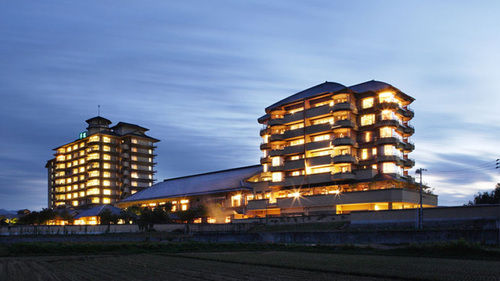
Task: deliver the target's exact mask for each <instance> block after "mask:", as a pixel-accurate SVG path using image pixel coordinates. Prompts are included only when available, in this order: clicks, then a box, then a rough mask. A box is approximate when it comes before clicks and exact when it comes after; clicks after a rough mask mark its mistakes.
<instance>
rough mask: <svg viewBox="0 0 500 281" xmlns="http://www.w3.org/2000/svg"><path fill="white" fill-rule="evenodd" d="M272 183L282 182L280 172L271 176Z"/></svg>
mask: <svg viewBox="0 0 500 281" xmlns="http://www.w3.org/2000/svg"><path fill="white" fill-rule="evenodd" d="M272 181H273V182H281V181H283V174H282V173H280V172H277V173H273V174H272Z"/></svg>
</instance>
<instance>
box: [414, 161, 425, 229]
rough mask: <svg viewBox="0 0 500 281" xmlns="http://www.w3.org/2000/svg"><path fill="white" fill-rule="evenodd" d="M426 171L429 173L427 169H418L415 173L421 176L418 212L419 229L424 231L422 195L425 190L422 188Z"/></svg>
mask: <svg viewBox="0 0 500 281" xmlns="http://www.w3.org/2000/svg"><path fill="white" fill-rule="evenodd" d="M424 171H427V169H423V168H420V169H417V170H416V171H415V173H416V174H420V209H419V212H418V229H422V228H423V225H424V209H423V206H422V205H423V204H422V193H423V188H422V174H423V172H424Z"/></svg>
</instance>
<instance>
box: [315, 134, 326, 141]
mask: <svg viewBox="0 0 500 281" xmlns="http://www.w3.org/2000/svg"><path fill="white" fill-rule="evenodd" d="M324 140H330V135H321V136H316V137H313V141H324Z"/></svg>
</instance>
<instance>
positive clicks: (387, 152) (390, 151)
mask: <svg viewBox="0 0 500 281" xmlns="http://www.w3.org/2000/svg"><path fill="white" fill-rule="evenodd" d="M394 153H395V151H394V147H393V146H392V145H384V155H394Z"/></svg>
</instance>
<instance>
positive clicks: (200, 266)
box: [0, 251, 500, 281]
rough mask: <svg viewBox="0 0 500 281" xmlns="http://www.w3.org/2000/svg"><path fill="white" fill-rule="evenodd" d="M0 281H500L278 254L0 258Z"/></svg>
mask: <svg viewBox="0 0 500 281" xmlns="http://www.w3.org/2000/svg"><path fill="white" fill-rule="evenodd" d="M0 280H18V281H23V280H124V281H127V280H289V281H292V280H500V262H499V261H485V260H467V259H443V258H426V257H394V256H378V255H349V254H329V253H301V252H280V251H278V252H277V251H259V252H217V253H178V254H162V253H147V254H116V255H64V256H17V257H16V256H14V257H0Z"/></svg>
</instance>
